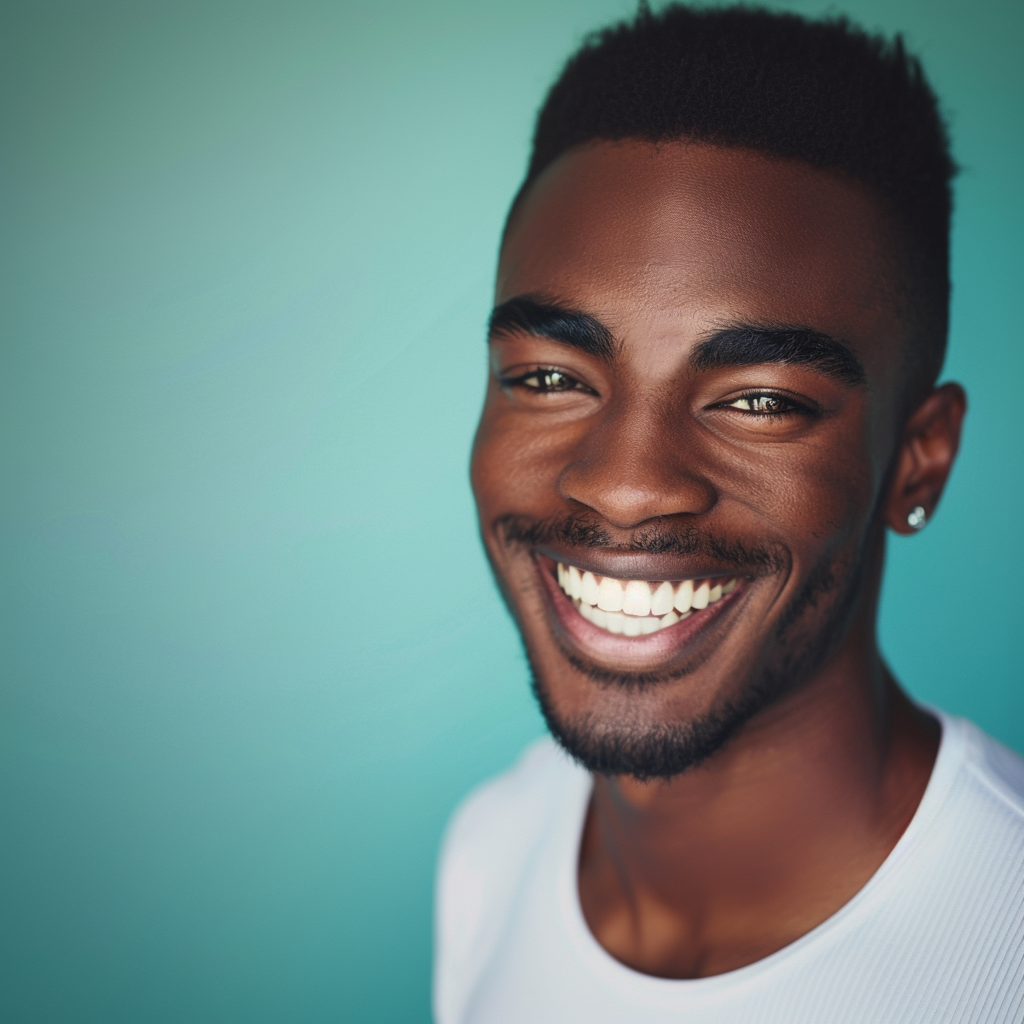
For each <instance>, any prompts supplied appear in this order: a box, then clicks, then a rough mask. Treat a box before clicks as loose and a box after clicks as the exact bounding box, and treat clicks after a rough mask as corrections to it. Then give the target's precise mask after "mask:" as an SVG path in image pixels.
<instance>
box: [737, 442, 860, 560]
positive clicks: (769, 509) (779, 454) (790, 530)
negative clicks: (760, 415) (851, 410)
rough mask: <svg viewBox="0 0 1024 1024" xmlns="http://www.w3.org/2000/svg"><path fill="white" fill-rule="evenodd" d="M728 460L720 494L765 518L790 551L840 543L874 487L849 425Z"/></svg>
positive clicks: (855, 523) (855, 526)
mask: <svg viewBox="0 0 1024 1024" xmlns="http://www.w3.org/2000/svg"><path fill="white" fill-rule="evenodd" d="M729 462H730V463H731V464H730V465H729V471H728V472H727V473H726V474H725V475H724V477H723V480H722V490H723V492H725V493H724V494H723V497H725V496H726V494H727V495H728V496H729V497H730V498H731V499H732V500H733V501H736V502H739V503H740V504H742V505H745V506H746V507H747V508H748V509H749V510H751V511H753V512H754V513H756V514H757V515H758V516H759V517H760V518H762V519H763V520H764V521H766V522H765V525H766V526H767V525H768V524H769V523H770V532H772V533H774V534H775V535H776V536H780V535H781V536H780V539H783V538H784V539H785V541H786V544H787V546H789V547H791V548H792V549H793V550H794V552H797V551H799V550H800V549H801V548H806V549H820V548H821V547H822V546H826V547H835V546H839V545H842V544H843V543H844V541H845V540H846V539H848V538H849V537H850V536H851V535H852V534H853V533H857V532H859V530H860V529H861V527H862V526H863V525H864V523H865V521H866V519H867V518H868V517H869V515H870V512H871V509H872V507H873V505H874V502H875V499H876V496H877V492H878V486H879V481H878V480H877V479H876V476H877V473H876V471H875V469H874V466H873V460H872V459H871V458H870V453H869V451H868V448H867V445H866V444H865V439H864V438H863V437H862V436H857V434H856V433H855V432H853V431H850V432H846V431H838V430H837V431H836V432H835V433H834V434H832V435H831V436H825V437H817V438H815V440H814V442H813V443H810V442H808V443H796V444H791V445H781V446H779V448H777V449H775V450H772V451H762V452H759V453H758V457H757V458H756V459H754V460H744V459H739V460H729Z"/></svg>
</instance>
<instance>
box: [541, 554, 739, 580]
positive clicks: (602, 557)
mask: <svg viewBox="0 0 1024 1024" xmlns="http://www.w3.org/2000/svg"><path fill="white" fill-rule="evenodd" d="M534 555H535V557H536V556H540V557H542V558H544V559H547V560H548V561H550V562H552V563H554V562H562V563H564V564H565V565H575V566H576V568H577V569H579V570H580V572H592V573H593V574H594V575H595V576H612V577H614V578H615V579H617V580H648V581H650V582H653V581H657V582H661V581H662V580H668V581H669V582H672V583H678V582H679V581H681V580H699V579H705V578H710V577H714V576H741V575H742V574H741V573H740V572H737V571H736V570H735V569H732V568H729V567H725V568H723V567H722V565H721V564H715V563H713V562H709V561H708V560H707V559H703V558H698V557H695V556H693V555H648V554H645V553H643V552H633V551H606V550H600V549H596V548H595V549H592V550H585V551H581V552H579V553H577V552H575V551H574V552H573V553H572V555H567V553H566V552H563V551H559V550H557V549H556V548H553V547H547V546H545V547H538V548H537V549H536V550H535V552H534Z"/></svg>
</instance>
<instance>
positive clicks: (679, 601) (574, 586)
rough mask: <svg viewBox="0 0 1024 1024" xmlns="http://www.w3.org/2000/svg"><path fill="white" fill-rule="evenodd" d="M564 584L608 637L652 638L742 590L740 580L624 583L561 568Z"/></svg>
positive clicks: (580, 609) (561, 584) (560, 578)
mask: <svg viewBox="0 0 1024 1024" xmlns="http://www.w3.org/2000/svg"><path fill="white" fill-rule="evenodd" d="M557 575H558V585H559V587H561V589H562V590H563V591H564V592H565V594H566V595H568V597H569V598H570V599H571V600H572V602H573V606H574V607H575V609H576V611H577V612H579V614H580V615H581V616H582V617H583V618H584V619H586V620H587V621H588V622H590V623H592V624H593V625H595V626H597V627H598V628H599V629H602V630H605V631H606V632H608V633H614V634H618V635H622V636H647V635H649V634H651V633H657V632H659V631H660V630H662V629H668V628H669V627H670V626H674V625H675V624H676V623H678V622H682V621H683V619H687V618H689V617H690V616H691V615H693V613H694V612H699V611H703V610H704V609H705V608H707V607H708V606H709V605H712V604H714V603H715V602H716V601H719V600H721V599H722V598H723V597H724V596H726V595H727V594H731V593H732V592H733V590H735V589H736V586H737V583H738V582H739V581H738V579H737V578H736V577H721V578H711V579H701V580H693V579H688V580H683V581H682V582H679V583H672V582H670V581H668V580H664V581H661V582H654V583H650V582H648V581H647V580H619V579H615V578H614V577H611V576H597V575H595V574H594V573H592V572H586V571H582V570H580V569H578V568H577V567H576V566H575V565H564V564H563V563H562V562H558V563H557Z"/></svg>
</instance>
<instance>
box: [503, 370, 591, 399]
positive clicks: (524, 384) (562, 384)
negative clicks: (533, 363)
mask: <svg viewBox="0 0 1024 1024" xmlns="http://www.w3.org/2000/svg"><path fill="white" fill-rule="evenodd" d="M501 383H502V386H503V387H506V388H516V387H520V388H526V389H527V390H529V391H537V392H540V393H541V394H549V393H551V392H555V391H576V390H585V389H584V387H583V385H582V384H581V383H580V382H579V381H578V380H576V378H575V377H570V376H569V374H567V373H563V372H562V371H561V370H555V369H545V368H543V367H542V368H540V369H536V370H531V371H530V372H529V373H524V374H520V375H519V376H518V377H504V378H502V381H501Z"/></svg>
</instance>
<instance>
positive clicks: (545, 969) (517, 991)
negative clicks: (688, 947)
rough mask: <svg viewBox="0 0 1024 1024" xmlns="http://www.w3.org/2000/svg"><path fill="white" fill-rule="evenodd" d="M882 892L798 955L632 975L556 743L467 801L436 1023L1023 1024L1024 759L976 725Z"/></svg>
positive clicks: (447, 874) (935, 784) (824, 927)
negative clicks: (618, 953) (605, 940)
mask: <svg viewBox="0 0 1024 1024" xmlns="http://www.w3.org/2000/svg"><path fill="white" fill-rule="evenodd" d="M936 714H939V717H940V719H941V722H942V742H941V744H940V748H939V755H938V758H937V760H936V763H935V767H934V769H933V771H932V775H931V779H930V780H929V783H928V787H927V789H926V791H925V794H924V797H923V799H922V800H921V804H920V806H919V807H918V809H917V812H916V814H915V815H914V817H913V819H912V821H911V823H910V825H909V826H908V828H907V830H906V832H905V833H904V834H903V836H902V837H901V838H900V840H899V842H898V843H897V844H896V846H895V847H894V849H893V850H892V852H891V853H890V854H889V856H888V857H887V858H886V859H885V861H884V862H883V864H882V865H881V867H880V868H879V869H878V871H877V872H875V874H874V876H873V877H872V878H871V880H870V881H869V882H868V883H867V885H865V886H864V888H863V889H861V891H860V892H859V893H857V895H856V896H854V898H853V899H852V900H850V902H849V903H847V904H846V905H845V906H844V907H843V908H842V909H841V910H839V911H838V912H837V913H835V914H833V915H832V916H831V917H830V918H828V920H826V921H824V922H823V923H822V924H820V925H818V927H817V928H814V929H813V930H812V931H810V932H808V933H807V934H806V935H804V936H803V937H802V938H800V939H798V940H797V941H796V942H793V943H791V944H790V945H788V946H786V947H785V948H783V949H780V950H778V951H777V952H775V953H773V954H771V956H768V957H765V958H764V959H763V960H759V961H757V962H756V963H753V964H749V965H747V966H746V967H741V968H740V969H739V970H736V971H730V972H728V973H726V974H720V975H716V976H714V977H709V978H697V979H693V980H681V981H676V980H670V979H665V978H655V977H651V976H649V975H645V974H640V973H638V972H637V971H634V970H631V969H630V968H628V967H626V966H624V965H623V964H621V963H619V962H618V961H617V960H615V959H614V958H613V957H611V956H610V955H609V954H608V953H607V952H605V950H604V949H603V948H602V947H601V946H600V945H599V943H598V942H597V940H596V939H595V938H594V937H593V935H592V934H591V933H590V931H589V929H588V927H587V924H586V922H585V920H584V918H583V913H582V911H581V910H580V905H579V898H578V890H577V876H576V870H577V858H578V851H579V843H580V835H581V832H582V828H583V820H584V816H585V814H586V810H587V804H588V800H589V797H590V791H591V784H592V783H591V777H590V775H589V774H588V773H587V772H585V771H584V770H583V769H581V768H579V767H578V766H577V765H575V764H574V763H573V762H572V761H570V760H569V758H568V757H567V756H566V755H564V754H563V753H562V752H561V751H560V750H559V749H558V748H557V747H556V746H555V744H554V743H553V742H552V741H551V740H549V739H545V740H541V741H539V742H537V743H535V744H534V745H533V746H532V747H530V748H529V749H528V750H527V751H526V752H525V753H524V754H523V756H522V757H521V758H520V760H519V762H518V763H517V764H516V765H515V766H514V767H513V768H511V769H510V770H509V771H507V772H505V773H504V774H503V775H501V776H499V777H498V778H496V779H494V780H493V781H491V782H488V783H486V784H484V785H483V786H481V787H480V788H479V789H477V790H476V791H475V792H474V793H473V794H471V795H470V796H469V797H468V798H467V799H466V800H465V801H464V803H463V804H462V806H461V807H460V808H459V810H458V811H457V812H456V814H455V816H454V818H453V819H452V822H451V823H450V825H449V828H448V833H447V836H446V839H445V842H444V846H443V850H442V856H441V864H440V869H439V873H438V884H437V918H436V956H435V967H434V1012H435V1015H436V1019H437V1022H438V1024H505V1022H515V1024H544V1022H552V1024H554V1022H558V1024H569V1022H574V1021H580V1022H583V1021H585V1022H587V1024H613V1022H614V1024H623V1022H627V1021H628V1022H630V1024H636V1022H643V1024H661V1022H668V1021H672V1022H674V1024H679V1022H694V1024H769V1022H772V1024H812V1022H813V1024H847V1022H849V1024H868V1022H879V1024H936V1022H940V1021H943V1022H953V1021H957V1022H965V1021H972V1022H985V1024H990V1022H992V1024H996V1022H999V1024H1004V1022H1006V1024H1008V1022H1014V1024H1020V1022H1022V1021H1024V761H1021V759H1020V758H1019V757H1018V756H1017V755H1016V754H1014V753H1011V752H1010V751H1009V750H1007V749H1006V748H1005V747H1003V746H1001V745H1000V744H998V743H996V741H995V740H993V739H990V738H989V737H987V736H985V735H984V733H982V732H981V731H980V730H979V729H978V728H977V727H975V726H973V725H972V724H971V723H969V722H966V721H964V720H963V719H957V718H952V717H950V716H948V715H944V714H941V713H938V712H936Z"/></svg>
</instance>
